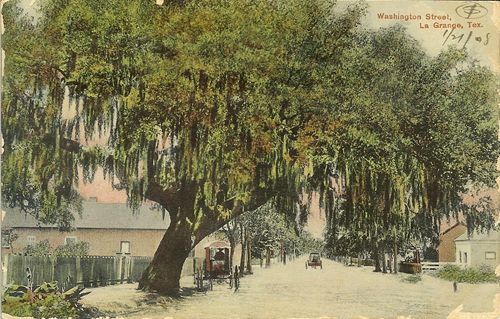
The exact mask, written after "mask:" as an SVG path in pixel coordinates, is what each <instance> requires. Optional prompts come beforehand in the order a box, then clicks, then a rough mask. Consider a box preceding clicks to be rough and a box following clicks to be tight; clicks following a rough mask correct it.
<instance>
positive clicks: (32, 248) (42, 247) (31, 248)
mask: <svg viewBox="0 0 500 319" xmlns="http://www.w3.org/2000/svg"><path fill="white" fill-rule="evenodd" d="M51 252H52V247H51V246H50V243H49V240H48V239H45V240H41V241H39V242H37V243H35V244H33V245H27V246H26V247H24V251H23V254H25V255H30V256H38V257H44V256H48V255H50V253H51Z"/></svg>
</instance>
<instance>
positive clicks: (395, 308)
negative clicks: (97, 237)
mask: <svg viewBox="0 0 500 319" xmlns="http://www.w3.org/2000/svg"><path fill="white" fill-rule="evenodd" d="M323 263H324V265H323V269H307V270H306V269H305V267H304V260H303V259H301V260H297V261H295V262H291V263H288V264H287V265H286V266H283V265H273V266H272V267H271V268H268V269H260V268H257V269H255V271H254V275H252V276H245V277H244V278H242V279H241V287H240V290H239V291H237V292H234V291H232V290H230V289H229V285H228V284H222V283H221V284H218V285H215V286H214V290H213V291H208V292H195V291H194V290H193V289H190V287H192V286H193V282H192V278H189V277H186V278H183V280H182V282H181V284H182V286H183V287H186V290H185V292H184V296H183V297H181V298H179V299H175V300H173V299H169V298H164V297H158V296H156V295H153V294H146V293H144V292H140V291H137V290H135V288H136V285H135V284H128V285H119V286H109V287H104V288H95V289H89V290H91V291H92V293H91V294H89V295H88V296H86V297H85V299H84V303H85V304H87V305H90V306H95V307H98V308H99V309H100V310H101V311H104V312H106V313H109V314H114V315H118V316H124V317H126V318H145V317H147V318H151V319H153V318H162V319H163V318H165V317H173V318H176V319H177V318H179V319H180V318H204V319H210V318H224V319H227V318H242V319H243V318H252V319H260V318H262V319H264V318H266V319H273V318H276V319H277V318H317V317H332V318H360V316H363V317H368V318H386V319H387V318H397V317H398V316H404V317H407V318H408V317H411V318H413V319H420V318H422V319H433V318H436V319H437V318H439V319H441V318H446V317H447V316H448V315H449V314H450V313H451V312H452V311H453V310H454V309H456V308H457V307H458V306H460V305H463V308H462V310H461V311H463V312H471V313H477V312H491V311H493V299H494V298H495V294H497V293H500V285H498V284H477V285H471V284H459V289H458V292H456V293H455V292H454V291H453V286H452V283H451V282H447V281H444V280H440V279H437V278H434V277H431V276H428V275H424V276H423V279H422V281H420V282H418V283H407V282H403V281H402V278H404V277H405V276H408V275H406V274H398V275H391V274H380V273H373V272H372V268H371V267H361V268H358V267H347V266H344V265H342V264H339V263H335V262H332V261H329V260H324V261H323ZM499 318H500V315H499Z"/></svg>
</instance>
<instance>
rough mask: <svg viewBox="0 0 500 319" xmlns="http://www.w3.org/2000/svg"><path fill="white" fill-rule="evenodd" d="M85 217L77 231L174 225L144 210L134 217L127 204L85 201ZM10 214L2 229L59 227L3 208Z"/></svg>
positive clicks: (77, 220)
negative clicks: (83, 229) (80, 229)
mask: <svg viewBox="0 0 500 319" xmlns="http://www.w3.org/2000/svg"><path fill="white" fill-rule="evenodd" d="M82 206H83V211H82V216H81V217H80V216H78V215H76V216H75V220H74V222H73V225H72V226H73V227H75V228H76V229H78V228H94V229H95V228H98V229H150V230H166V229H167V227H168V225H169V224H170V219H169V216H168V214H166V215H165V218H163V217H162V213H161V212H159V211H156V210H151V209H150V208H149V207H147V206H141V207H140V209H139V210H138V211H137V212H136V213H133V212H132V210H131V209H130V208H129V207H127V205H126V204H114V203H113V204H110V203H98V202H91V201H84V202H83V203H82ZM2 209H3V210H4V211H5V212H6V214H5V217H4V219H3V221H2V228H52V227H56V225H53V224H52V225H47V224H41V223H39V222H38V221H37V220H36V219H35V218H34V217H33V216H31V215H28V214H25V213H24V212H21V210H20V209H19V208H6V207H2Z"/></svg>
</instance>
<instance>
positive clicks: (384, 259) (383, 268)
mask: <svg viewBox="0 0 500 319" xmlns="http://www.w3.org/2000/svg"><path fill="white" fill-rule="evenodd" d="M381 257H382V272H383V273H384V274H387V254H386V253H385V252H384V253H382V254H381Z"/></svg>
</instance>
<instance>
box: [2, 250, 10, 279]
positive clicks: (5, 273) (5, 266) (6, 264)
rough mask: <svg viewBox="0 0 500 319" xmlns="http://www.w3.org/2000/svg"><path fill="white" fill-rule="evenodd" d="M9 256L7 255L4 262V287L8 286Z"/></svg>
mask: <svg viewBox="0 0 500 319" xmlns="http://www.w3.org/2000/svg"><path fill="white" fill-rule="evenodd" d="M9 255H10V254H5V255H4V256H3V258H2V259H3V260H2V285H3V287H5V286H7V273H8V270H9Z"/></svg>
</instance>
